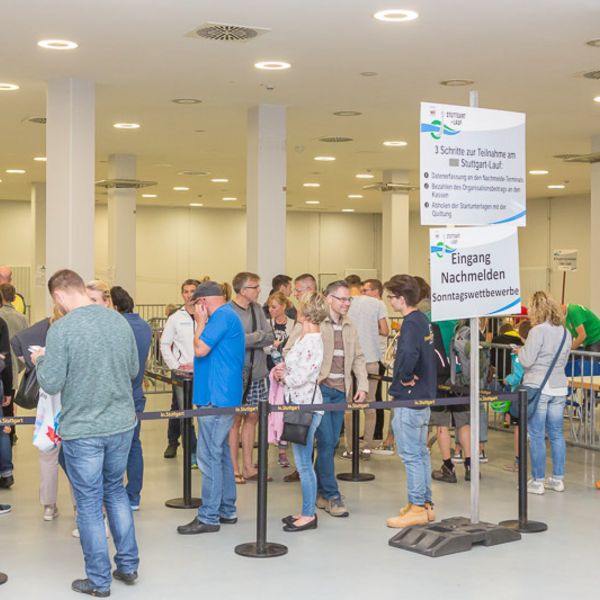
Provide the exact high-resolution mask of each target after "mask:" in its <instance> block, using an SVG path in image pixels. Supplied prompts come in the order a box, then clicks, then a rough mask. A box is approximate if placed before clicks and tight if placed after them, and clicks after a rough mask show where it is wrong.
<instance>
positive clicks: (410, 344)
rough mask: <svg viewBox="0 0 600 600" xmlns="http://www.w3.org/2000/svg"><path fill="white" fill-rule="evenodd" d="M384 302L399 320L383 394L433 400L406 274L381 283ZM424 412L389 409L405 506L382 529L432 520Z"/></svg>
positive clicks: (426, 344) (426, 345) (427, 339)
mask: <svg viewBox="0 0 600 600" xmlns="http://www.w3.org/2000/svg"><path fill="white" fill-rule="evenodd" d="M385 289H386V290H387V291H388V296H387V297H388V300H389V302H390V304H391V306H392V308H393V309H394V310H397V311H399V312H400V314H401V315H402V316H403V317H404V320H403V322H402V329H401V330H400V337H399V338H398V347H397V349H396V360H395V361H394V374H393V381H392V383H391V385H390V389H389V393H390V396H392V398H393V399H394V400H412V399H415V400H423V399H434V398H435V397H436V391H437V374H436V365H435V353H434V345H433V332H432V330H431V324H430V323H429V320H428V319H427V317H426V316H425V315H424V314H423V313H422V312H421V311H420V310H419V309H418V308H417V302H418V301H419V284H418V283H417V280H416V279H415V278H414V277H411V276H410V275H394V276H393V277H392V278H391V279H390V281H388V282H387V283H386V284H385ZM430 414H431V410H430V409H429V407H426V408H422V407H414V406H406V407H404V406H402V407H400V408H395V409H394V416H393V418H392V428H393V430H394V436H395V439H396V445H397V448H398V454H399V455H400V458H402V462H403V463H404V468H405V469H406V486H407V488H408V504H407V505H406V506H404V507H403V508H402V509H401V510H400V514H399V515H398V516H396V517H391V518H389V519H388V520H387V526H388V527H396V528H403V527H410V526H412V525H423V524H426V523H428V522H429V521H434V520H435V513H434V511H433V502H432V501H431V461H430V459H429V450H428V449H427V426H428V424H429V417H430Z"/></svg>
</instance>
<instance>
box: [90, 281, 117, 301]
mask: <svg viewBox="0 0 600 600" xmlns="http://www.w3.org/2000/svg"><path fill="white" fill-rule="evenodd" d="M85 288H86V291H87V295H88V296H89V297H90V300H91V301H92V302H93V303H94V304H101V305H102V306H106V308H113V302H112V299H111V297H110V286H109V285H108V283H106V282H105V281H102V280H101V279H92V281H89V282H88V283H86V284H85Z"/></svg>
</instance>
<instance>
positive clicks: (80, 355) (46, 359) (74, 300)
mask: <svg viewBox="0 0 600 600" xmlns="http://www.w3.org/2000/svg"><path fill="white" fill-rule="evenodd" d="M48 289H49V291H50V295H51V296H52V299H53V300H54V302H55V304H56V305H57V306H58V307H59V308H60V309H61V310H62V311H63V312H64V313H65V316H64V317H63V318H62V319H60V320H58V321H56V323H54V325H52V327H51V328H50V330H49V331H48V337H47V339H46V348H45V349H43V348H42V349H40V350H38V351H36V352H34V353H32V355H31V358H32V360H33V362H34V363H35V364H36V371H37V378H38V381H39V383H40V387H42V388H43V389H44V390H45V391H46V392H48V393H49V394H58V393H59V392H60V394H61V403H62V409H61V413H60V416H59V431H60V435H61V437H62V440H63V442H62V448H63V452H64V459H65V465H66V469H67V474H68V476H69V481H70V482H71V486H72V487H73V492H74V494H75V501H76V503H77V526H78V528H79V533H80V542H81V548H82V550H83V554H84V558H85V570H86V574H87V578H86V579H76V580H75V581H73V584H72V586H71V588H72V589H73V590H74V591H76V592H80V593H82V594H88V595H90V596H98V597H100V598H105V597H107V596H110V586H111V583H112V578H111V572H110V571H111V563H110V558H109V555H108V544H107V541H106V531H105V528H104V520H103V517H102V504H103V503H104V506H105V507H106V512H107V515H108V522H109V525H110V530H111V533H112V536H113V540H114V542H115V546H116V548H117V553H116V555H115V563H116V566H117V568H116V570H115V571H114V572H113V574H112V576H113V577H114V578H115V579H118V580H120V581H122V582H124V583H126V584H128V585H131V584H133V583H135V581H136V579H137V577H138V574H137V569H138V565H139V557H138V547H137V542H136V539H135V529H134V524H133V516H132V513H131V507H130V506H129V500H128V498H127V492H126V491H125V487H124V485H123V477H124V474H125V468H126V466H127V457H128V456H129V448H130V446H131V440H132V437H133V430H134V427H135V426H136V415H135V408H134V402H133V392H132V386H131V382H132V380H133V379H134V378H135V376H136V375H137V374H138V368H139V363H138V353H137V348H136V345H135V339H134V336H133V332H132V330H131V327H130V326H129V325H128V324H127V321H125V319H124V318H123V317H122V316H121V315H120V314H119V313H117V312H116V311H114V310H111V309H108V308H106V307H104V306H101V305H100V304H93V303H92V302H91V300H90V299H89V298H88V295H87V293H86V288H85V284H84V282H83V279H82V278H81V277H80V276H79V275H78V274H77V273H75V272H74V271H70V270H68V269H64V270H62V271H57V272H56V273H54V275H52V277H51V278H50V280H49V281H48Z"/></svg>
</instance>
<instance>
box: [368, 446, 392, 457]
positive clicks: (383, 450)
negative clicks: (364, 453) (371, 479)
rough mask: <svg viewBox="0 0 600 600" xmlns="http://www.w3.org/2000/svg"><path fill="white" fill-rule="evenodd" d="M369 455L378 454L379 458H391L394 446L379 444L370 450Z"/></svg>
mask: <svg viewBox="0 0 600 600" xmlns="http://www.w3.org/2000/svg"><path fill="white" fill-rule="evenodd" d="M371 454H379V455H380V456H392V455H393V454H394V444H379V446H376V447H375V448H373V450H371Z"/></svg>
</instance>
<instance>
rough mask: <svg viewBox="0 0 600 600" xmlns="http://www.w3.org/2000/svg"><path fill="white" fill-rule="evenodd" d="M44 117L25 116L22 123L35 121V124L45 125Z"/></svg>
mask: <svg viewBox="0 0 600 600" xmlns="http://www.w3.org/2000/svg"><path fill="white" fill-rule="evenodd" d="M46 120H47V119H46V117H25V118H24V119H23V121H21V122H22V123H35V124H36V125H45V124H46Z"/></svg>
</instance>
